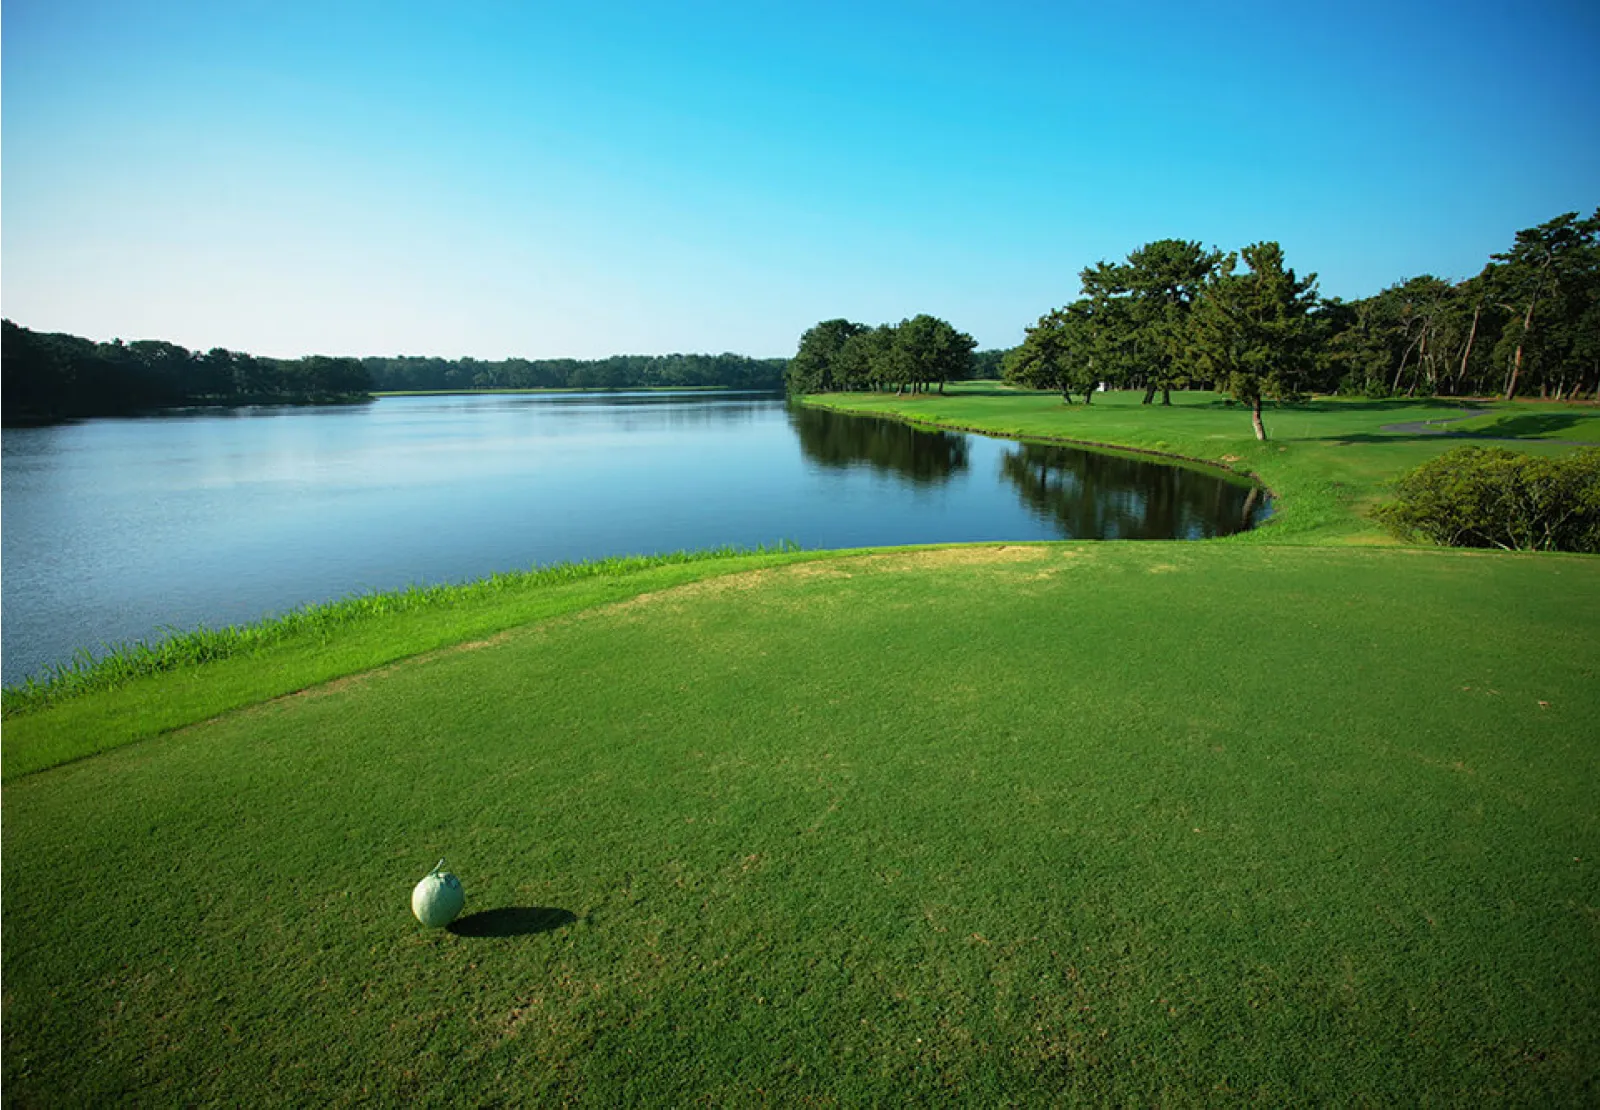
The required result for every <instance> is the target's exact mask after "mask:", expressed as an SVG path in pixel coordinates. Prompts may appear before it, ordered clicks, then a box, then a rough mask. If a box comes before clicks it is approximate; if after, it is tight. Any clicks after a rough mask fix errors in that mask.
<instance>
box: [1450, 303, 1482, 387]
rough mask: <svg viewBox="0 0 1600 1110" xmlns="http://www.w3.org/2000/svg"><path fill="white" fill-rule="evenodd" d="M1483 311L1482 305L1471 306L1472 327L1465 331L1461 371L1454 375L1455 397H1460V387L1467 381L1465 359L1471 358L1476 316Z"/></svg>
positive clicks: (1476, 331)
mask: <svg viewBox="0 0 1600 1110" xmlns="http://www.w3.org/2000/svg"><path fill="white" fill-rule="evenodd" d="M1482 311H1483V305H1482V304H1475V305H1473V306H1472V327H1471V328H1469V329H1468V330H1467V345H1466V347H1464V348H1463V349H1462V351H1461V369H1460V370H1459V371H1458V372H1457V373H1456V396H1458V397H1459V396H1461V387H1462V385H1463V384H1464V383H1465V382H1466V380H1467V359H1469V358H1471V357H1472V341H1473V340H1474V339H1476V338H1477V337H1478V314H1479V313H1480V312H1482Z"/></svg>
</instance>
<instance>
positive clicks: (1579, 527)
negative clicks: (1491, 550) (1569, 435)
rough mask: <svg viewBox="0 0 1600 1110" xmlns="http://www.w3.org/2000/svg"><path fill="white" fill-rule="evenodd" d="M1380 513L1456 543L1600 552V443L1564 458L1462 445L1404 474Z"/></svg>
mask: <svg viewBox="0 0 1600 1110" xmlns="http://www.w3.org/2000/svg"><path fill="white" fill-rule="evenodd" d="M1397 493H1398V494H1399V498H1398V499H1397V500H1396V501H1394V502H1393V503H1391V504H1388V505H1383V506H1380V507H1379V508H1378V510H1377V514H1376V515H1377V517H1378V519H1379V520H1381V521H1382V522H1383V523H1384V524H1386V525H1388V526H1389V528H1390V529H1392V530H1393V531H1394V532H1395V533H1397V534H1398V535H1400V536H1402V537H1404V538H1407V539H1410V538H1413V537H1416V536H1419V535H1420V536H1422V537H1424V538H1426V539H1429V540H1432V541H1433V542H1434V543H1440V544H1445V545H1447V546H1450V547H1500V548H1505V549H1506V550H1508V551H1584V552H1590V553H1600V448H1593V447H1589V448H1585V449H1583V450H1581V451H1578V452H1576V453H1575V454H1572V455H1568V456H1566V457H1564V458H1543V457H1539V456H1534V455H1519V454H1517V453H1516V452H1515V451H1508V450H1506V449H1505V448H1504V447H1460V448H1457V449H1456V450H1454V451H1450V452H1447V453H1446V454H1443V455H1440V456H1439V457H1438V458H1436V459H1432V460H1430V461H1428V462H1425V463H1423V464H1422V465H1421V466H1419V467H1417V468H1416V469H1415V470H1412V471H1410V472H1409V473H1407V474H1405V475H1403V476H1402V477H1401V478H1400V481H1399V483H1398V485H1397Z"/></svg>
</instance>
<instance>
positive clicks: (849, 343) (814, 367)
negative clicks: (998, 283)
mask: <svg viewBox="0 0 1600 1110" xmlns="http://www.w3.org/2000/svg"><path fill="white" fill-rule="evenodd" d="M977 345H978V344H977V341H976V340H974V339H973V338H972V336H970V335H968V334H967V333H965V332H961V331H957V330H956V329H955V328H954V327H953V326H951V325H950V324H949V323H948V322H947V321H945V320H941V319H939V318H938V317H937V316H929V315H927V314H926V313H922V314H919V315H916V316H913V317H911V318H909V319H906V320H901V321H900V322H899V323H898V324H880V325H878V326H877V327H868V326H867V325H865V324H858V323H854V322H852V321H850V320H844V319H834V320H824V321H822V322H821V323H819V324H817V325H815V326H813V327H811V328H808V329H807V330H806V333H805V334H804V335H802V336H801V337H800V347H799V350H797V351H796V352H795V356H794V358H792V359H790V360H789V370H788V373H787V375H786V383H787V387H788V390H789V392H790V393H792V394H797V395H798V394H804V393H828V392H834V391H847V390H863V389H887V388H888V387H889V386H893V387H894V389H895V392H896V393H901V392H904V391H906V390H907V389H909V390H911V391H912V392H920V391H924V390H926V389H928V387H930V386H931V385H933V384H935V383H937V384H938V386H939V390H940V392H943V391H944V383H945V382H947V381H960V380H963V379H966V378H970V377H972V376H973V371H974V368H975V364H974V360H973V356H972V352H973V350H974V349H975V348H976V347H977Z"/></svg>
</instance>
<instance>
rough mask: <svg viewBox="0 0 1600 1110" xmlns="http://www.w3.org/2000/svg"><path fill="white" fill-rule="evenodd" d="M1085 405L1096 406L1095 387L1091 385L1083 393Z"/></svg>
mask: <svg viewBox="0 0 1600 1110" xmlns="http://www.w3.org/2000/svg"><path fill="white" fill-rule="evenodd" d="M1083 403H1084V404H1085V405H1092V404H1094V386H1092V385H1091V386H1089V387H1088V388H1087V389H1085V390H1084V391H1083Z"/></svg>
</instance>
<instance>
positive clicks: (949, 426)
mask: <svg viewBox="0 0 1600 1110" xmlns="http://www.w3.org/2000/svg"><path fill="white" fill-rule="evenodd" d="M797 403H798V404H801V405H807V406H809V407H811V408H814V409H822V410H825V411H828V412H842V413H844V414H846V415H847V416H870V417H876V418H877V419H879V420H897V421H899V422H900V423H902V424H909V425H910V426H911V427H913V428H923V429H925V430H928V431H935V432H962V433H965V434H967V435H978V436H986V437H988V438H989V439H1006V440H1010V441H1012V442H1013V443H1042V444H1047V445H1049V446H1054V447H1087V448H1092V449H1094V450H1097V451H1102V452H1106V453H1111V452H1117V451H1121V452H1124V453H1126V454H1130V455H1150V456H1153V457H1155V458H1158V459H1176V460H1178V461H1179V462H1186V463H1192V464H1193V465H1195V466H1196V467H1204V468H1205V469H1207V470H1220V471H1222V472H1223V473H1224V474H1228V475H1231V476H1233V477H1235V478H1242V479H1245V480H1247V481H1249V482H1251V483H1253V484H1254V485H1256V486H1259V487H1260V488H1261V489H1262V490H1263V491H1264V492H1265V493H1266V495H1267V496H1268V497H1270V498H1271V499H1272V501H1273V503H1274V505H1275V506H1276V504H1277V502H1278V499H1279V497H1280V496H1281V495H1280V494H1279V493H1278V492H1277V491H1276V490H1274V489H1273V488H1272V487H1271V486H1269V485H1267V483H1266V481H1265V480H1264V479H1262V477H1261V475H1259V474H1257V473H1256V472H1255V471H1253V470H1239V469H1237V468H1236V467H1232V466H1229V465H1228V464H1227V463H1226V462H1223V461H1222V460H1220V459H1207V458H1201V457H1200V456H1198V455H1184V454H1180V453H1179V452H1177V451H1159V450H1157V449H1155V448H1153V447H1132V446H1129V445H1127V444H1123V443H1106V442H1104V441H1103V440H1093V439H1075V438H1073V437H1071V436H1053V435H1046V434H1042V433H1032V432H1030V433H1026V434H1022V433H1016V432H1002V431H997V430H995V429H993V428H979V427H975V426H973V425H970V424H956V423H947V422H944V421H936V420H921V419H918V418H917V417H914V416H907V415H905V414H904V413H897V412H868V411H864V410H861V409H852V408H846V407H841V406H838V405H829V404H824V403H821V402H818V401H815V400H809V399H806V398H801V399H799V400H798V401H797ZM1272 519H1273V518H1272V517H1268V518H1267V519H1266V520H1264V521H1262V522H1261V523H1260V524H1258V525H1256V526H1255V527H1254V528H1250V529H1247V530H1246V531H1248V532H1259V531H1260V530H1261V529H1263V528H1265V527H1266V526H1267V525H1269V524H1271V523H1272ZM1233 534H1234V535H1241V534H1243V533H1233ZM1219 538H1222V539H1226V538H1227V537H1219ZM1185 542H1188V543H1195V542H1200V541H1195V540H1189V541H1185Z"/></svg>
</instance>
